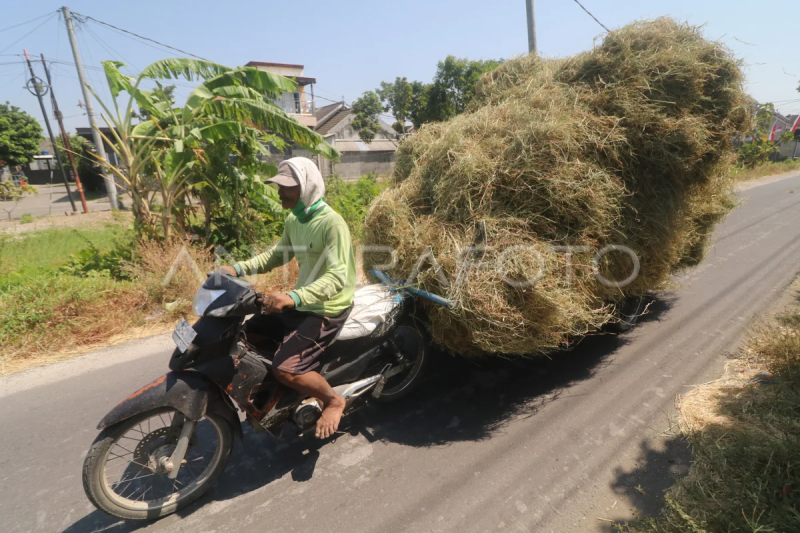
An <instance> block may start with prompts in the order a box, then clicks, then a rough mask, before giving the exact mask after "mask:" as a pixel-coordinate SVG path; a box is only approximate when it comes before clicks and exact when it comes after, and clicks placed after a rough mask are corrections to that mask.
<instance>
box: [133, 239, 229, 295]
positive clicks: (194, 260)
mask: <svg viewBox="0 0 800 533" xmlns="http://www.w3.org/2000/svg"><path fill="white" fill-rule="evenodd" d="M213 269H214V261H213V258H212V255H211V252H210V250H208V249H204V248H200V247H197V246H192V245H187V244H185V243H184V242H183V241H181V240H178V239H175V240H172V241H170V242H166V243H162V242H159V241H155V240H144V241H139V242H138V243H137V244H136V249H135V251H134V253H133V257H132V259H131V261H130V262H128V263H126V264H125V265H124V266H123V271H124V272H125V273H126V275H127V276H129V277H130V279H132V280H134V281H135V282H136V284H137V286H138V287H140V288H141V290H142V291H144V292H145V293H146V295H147V299H148V300H149V301H150V302H152V303H153V304H155V305H160V306H163V304H165V303H170V302H175V301H178V300H184V301H189V302H191V301H192V300H193V299H194V294H195V292H197V288H198V287H199V286H200V284H201V283H202V282H203V281H204V280H205V277H206V276H205V275H206V272H209V271H211V270H213ZM181 310H186V311H188V309H181Z"/></svg>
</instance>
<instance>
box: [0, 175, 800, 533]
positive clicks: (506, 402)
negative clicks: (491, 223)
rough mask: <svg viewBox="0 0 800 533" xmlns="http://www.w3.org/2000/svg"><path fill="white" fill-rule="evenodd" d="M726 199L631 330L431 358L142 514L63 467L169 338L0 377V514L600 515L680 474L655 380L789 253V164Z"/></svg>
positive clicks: (688, 354)
mask: <svg viewBox="0 0 800 533" xmlns="http://www.w3.org/2000/svg"><path fill="white" fill-rule="evenodd" d="M791 191H795V192H794V193H792V192H791ZM742 197H743V199H744V200H745V204H744V205H743V206H742V207H740V208H738V209H737V210H736V211H735V212H734V213H733V214H732V215H731V216H730V217H729V218H728V219H727V221H726V222H725V223H724V224H723V225H722V226H721V227H720V228H719V229H718V231H717V233H716V245H715V247H714V249H713V250H712V251H711V252H710V254H709V257H708V259H707V260H706V261H705V262H704V263H703V264H702V265H701V266H700V267H698V268H696V269H693V270H692V271H690V272H688V273H687V274H686V275H685V276H683V277H681V278H680V279H679V280H677V281H678V282H679V284H680V287H679V288H678V289H677V290H676V291H675V292H673V293H669V294H664V295H663V297H662V299H661V300H660V301H659V303H658V304H657V306H656V308H655V309H654V310H653V311H654V312H653V314H652V315H651V317H650V319H649V320H647V321H646V322H645V323H643V324H641V325H640V326H639V327H637V328H636V330H634V331H633V332H632V333H631V334H629V335H627V336H624V337H620V338H615V337H610V336H605V337H595V338H590V339H587V340H586V341H585V342H583V343H582V344H580V345H579V347H578V348H577V349H575V350H574V351H573V352H572V353H564V354H559V355H558V356H557V357H555V358H554V359H553V360H552V361H550V362H548V361H546V360H539V361H533V362H531V361H528V362H490V363H484V364H483V366H482V367H479V366H475V365H472V364H469V363H466V362H463V361H461V360H454V361H441V362H440V363H439V365H438V368H437V369H435V370H434V372H433V375H432V376H431V378H430V379H429V381H428V382H427V384H426V385H425V386H424V387H423V389H424V390H422V391H420V394H418V395H416V396H415V397H414V398H411V399H409V400H407V401H406V402H404V403H400V404H396V405H392V406H376V407H367V408H365V409H363V410H361V411H360V412H358V413H356V414H354V415H353V416H352V417H351V418H350V420H349V422H348V423H346V424H345V425H344V429H345V430H346V433H345V434H344V435H342V436H340V437H339V438H338V439H337V440H336V441H335V442H330V443H326V444H324V445H319V444H317V443H316V442H312V441H302V440H298V439H294V440H292V439H290V440H289V442H281V443H279V442H276V441H273V440H271V439H270V438H268V437H266V436H264V435H262V434H255V433H254V432H252V431H246V432H245V440H244V445H243V446H238V447H237V448H236V450H235V457H234V458H233V460H232V462H231V464H230V465H229V467H228V470H227V471H226V472H225V474H224V475H223V477H222V480H221V482H220V484H219V485H218V487H217V488H216V489H215V490H214V491H213V492H212V493H211V494H210V495H208V496H206V497H204V498H203V499H202V500H201V501H200V502H199V503H198V504H196V505H195V506H193V507H191V508H189V509H187V510H185V511H183V512H181V513H180V514H179V515H175V516H171V517H168V518H166V519H164V520H161V521H159V522H156V523H152V524H149V525H148V524H139V525H130V524H124V523H121V522H118V521H115V520H113V519H110V518H108V517H106V516H105V515H103V514H101V513H99V512H97V511H94V509H93V508H92V506H91V505H90V504H89V502H88V501H87V500H86V498H85V497H84V495H83V490H82V488H81V480H80V471H81V462H82V460H83V456H84V453H85V451H86V449H87V448H88V447H89V444H90V443H91V442H92V440H93V439H94V437H95V435H96V431H95V429H94V426H95V424H96V423H97V421H98V420H99V419H100V418H101V417H102V415H103V414H104V413H105V412H106V411H107V410H108V409H109V408H110V407H111V406H113V405H114V404H115V403H116V402H117V401H118V400H120V399H121V398H122V397H124V396H126V395H127V393H129V392H130V391H133V390H135V389H137V388H138V387H139V386H140V385H142V384H144V383H147V382H148V381H149V380H151V379H153V378H155V377H157V376H159V375H160V374H161V373H162V372H164V367H165V366H166V359H167V356H168V353H169V350H170V346H169V341H168V340H167V339H166V338H165V337H157V338H153V339H148V340H145V341H140V342H138V343H134V344H130V345H127V346H124V347H118V348H114V349H109V350H105V351H102V352H97V353H94V354H90V355H88V356H85V357H82V358H79V359H76V360H73V361H70V362H67V363H61V364H58V365H53V366H50V367H47V368H43V369H39V370H35V371H30V372H26V373H23V374H19V375H16V376H11V377H8V378H3V379H2V380H1V381H0V428H2V431H0V531H3V532H4V533H17V532H27V531H48V532H50V531H68V532H70V533H85V532H90V531H110V532H129V531H134V530H137V529H141V530H142V531H147V532H148V533H149V532H151V531H152V532H162V531H163V532H178V531H187V532H192V533H203V532H207V533H210V532H212V531H215V532H217V533H221V532H244V531H259V532H264V531H276V532H286V531H315V532H316V531H380V532H383V531H392V532H394V531H495V530H504V529H505V530H512V531H537V532H539V531H555V532H571V531H609V530H610V528H611V525H612V524H611V521H613V520H619V519H625V518H630V517H632V516H633V515H634V513H642V512H650V511H652V509H653V505H654V502H656V501H657V497H658V495H659V493H660V491H661V490H662V489H663V488H665V487H667V486H668V485H670V484H671V482H670V476H671V475H674V474H680V473H681V472H685V471H686V469H687V468H688V459H687V450H686V448H685V446H683V445H682V444H681V443H680V441H679V440H678V439H677V438H675V437H674V436H672V435H673V434H672V433H671V432H670V418H671V417H674V414H675V411H674V399H675V396H676V395H677V394H680V393H682V392H685V391H687V390H689V387H691V385H692V384H696V383H701V382H705V381H708V380H711V379H715V378H716V377H718V376H719V374H720V373H721V372H722V368H723V365H724V355H723V354H724V353H725V352H726V351H729V350H732V349H734V348H735V346H736V344H737V342H738V341H739V340H740V338H741V335H742V333H743V330H744V328H745V327H746V325H747V324H748V322H749V320H750V317H751V316H752V315H753V314H757V313H760V312H762V311H764V310H765V309H767V308H769V306H770V304H772V303H774V302H775V301H776V300H777V299H778V298H779V296H780V295H781V294H782V293H783V291H784V289H785V288H786V286H787V284H788V283H789V282H790V281H791V279H792V277H793V276H794V274H795V272H796V271H797V270H798V268H799V267H798V265H800V176H796V177H792V178H789V179H784V180H782V181H777V182H771V183H766V184H762V185H759V186H757V187H754V188H750V189H748V190H745V191H743V192H742ZM444 368H449V369H450V370H449V371H448V372H447V373H445V372H444V370H443V369H444ZM426 393H427V394H426Z"/></svg>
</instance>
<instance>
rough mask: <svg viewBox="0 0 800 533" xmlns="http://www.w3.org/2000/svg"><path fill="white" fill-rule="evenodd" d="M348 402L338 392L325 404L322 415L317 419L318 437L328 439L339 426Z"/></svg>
mask: <svg viewBox="0 0 800 533" xmlns="http://www.w3.org/2000/svg"><path fill="white" fill-rule="evenodd" d="M346 404H347V402H346V401H345V399H344V398H342V397H341V396H339V395H338V394H336V396H335V397H334V398H333V399H332V400H331V401H330V402H329V403H328V405H326V406H325V409H323V410H322V416H320V417H319V420H317V432H316V436H317V438H318V439H327V438H328V437H330V436H331V435H333V434H334V432H335V431H336V430H337V429H338V428H339V421H341V420H342V414H343V413H344V407H345V405H346Z"/></svg>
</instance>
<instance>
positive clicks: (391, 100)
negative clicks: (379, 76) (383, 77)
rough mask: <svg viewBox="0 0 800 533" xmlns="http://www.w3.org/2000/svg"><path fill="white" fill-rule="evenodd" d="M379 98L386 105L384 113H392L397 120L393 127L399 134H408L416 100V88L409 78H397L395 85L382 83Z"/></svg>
mask: <svg viewBox="0 0 800 533" xmlns="http://www.w3.org/2000/svg"><path fill="white" fill-rule="evenodd" d="M378 96H379V97H380V99H381V101H382V102H385V104H384V108H383V109H384V111H388V112H390V113H391V114H392V115H393V116H394V118H396V119H397V122H395V123H394V124H393V125H392V127H393V128H394V129H395V131H397V133H405V132H406V122H407V121H408V120H409V118H411V109H412V106H413V100H414V88H413V86H412V84H410V83H408V79H407V78H399V77H398V78H396V79H395V80H394V83H387V82H385V81H382V82H381V88H380V89H378Z"/></svg>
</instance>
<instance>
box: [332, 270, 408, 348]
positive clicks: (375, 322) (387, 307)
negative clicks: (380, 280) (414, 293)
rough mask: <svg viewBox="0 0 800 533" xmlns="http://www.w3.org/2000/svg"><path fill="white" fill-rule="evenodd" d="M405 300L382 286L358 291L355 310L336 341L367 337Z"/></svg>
mask: <svg viewBox="0 0 800 533" xmlns="http://www.w3.org/2000/svg"><path fill="white" fill-rule="evenodd" d="M402 302H403V298H402V297H401V296H399V295H398V294H396V293H393V292H392V291H391V290H389V289H388V288H387V287H386V286H384V285H381V284H375V285H365V286H364V287H360V288H358V289H356V292H355V296H354V299H353V309H352V310H351V311H350V315H349V316H348V317H347V320H346V321H345V323H344V326H342V329H341V330H340V331H339V334H338V335H337V337H336V340H341V341H344V340H351V339H358V338H360V337H366V336H367V335H369V334H370V333H372V332H373V331H375V330H376V329H377V328H378V326H380V325H381V324H383V323H384V322H386V320H387V318H388V317H389V315H390V313H391V312H392V311H394V310H395V309H397V307H399V306H400V305H401V304H402Z"/></svg>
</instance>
